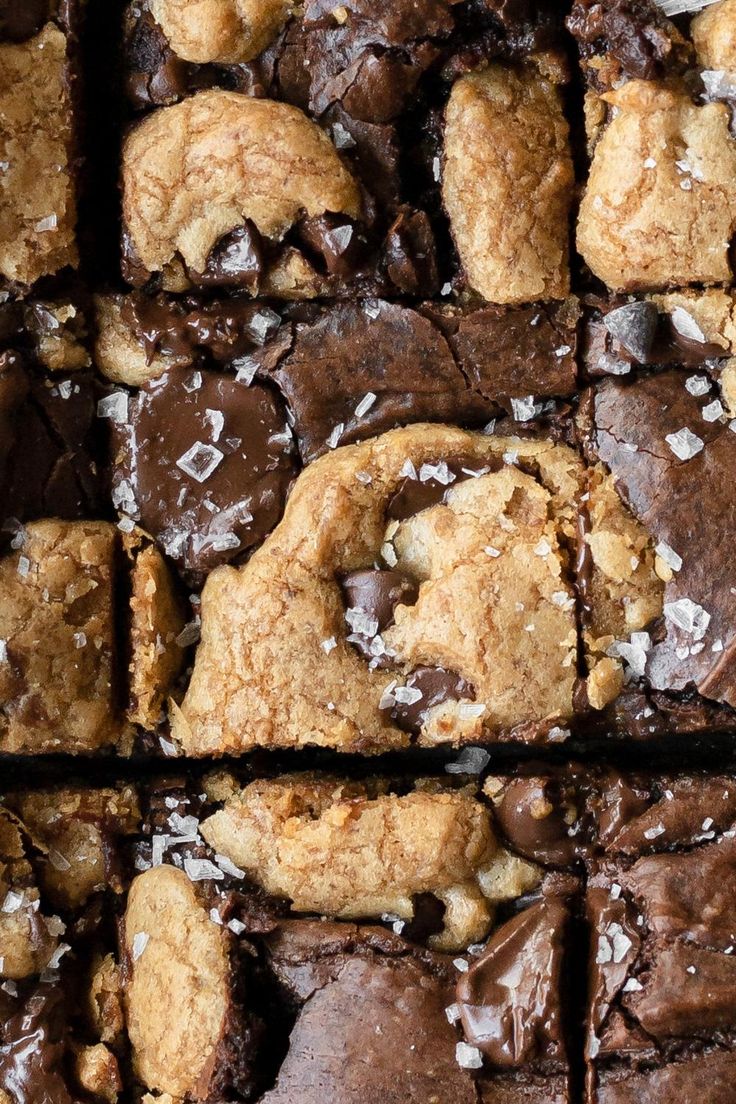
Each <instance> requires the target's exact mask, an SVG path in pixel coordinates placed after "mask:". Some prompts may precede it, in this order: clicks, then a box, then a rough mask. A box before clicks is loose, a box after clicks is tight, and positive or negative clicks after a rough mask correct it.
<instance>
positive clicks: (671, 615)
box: [664, 598, 710, 640]
mask: <svg viewBox="0 0 736 1104" xmlns="http://www.w3.org/2000/svg"><path fill="white" fill-rule="evenodd" d="M664 615H665V617H666V618H667V620H668V621H671V622H672V624H673V625H676V626H677V627H678V628H679V629H681V630H682V631H683V632H686V633H689V634H690V636H692V637H693V638H694V639H695V640H702V639H703V637H704V636H705V633H706V630H707V628H708V625H709V624H710V614H709V613H708V612H707V610H704V609H703V607H702V606H699V605H698V603H697V602H693V601H691V599H690V598H678V600H677V601H676V602H665V604H664Z"/></svg>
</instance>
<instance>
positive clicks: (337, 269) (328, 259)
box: [297, 214, 366, 276]
mask: <svg viewBox="0 0 736 1104" xmlns="http://www.w3.org/2000/svg"><path fill="white" fill-rule="evenodd" d="M297 232H298V234H299V237H300V238H301V240H302V241H303V242H304V243H305V245H306V246H307V247H308V249H309V250H310V251H311V252H312V253H314V254H316V255H317V256H318V257H319V259H320V261H321V264H322V266H323V267H324V268H325V269H326V271H327V272H328V273H329V274H330V275H331V276H352V275H353V274H354V273H355V271H356V269H357V268H358V266H359V264H360V261H361V258H362V256H363V253H364V251H365V245H366V242H365V237H364V236H363V235H362V234H361V233H360V231H359V230H358V228H357V226H356V225H355V223H353V222H352V221H351V220H350V219H348V218H344V217H342V216H340V215H332V214H325V215H314V216H311V217H308V218H303V219H302V221H301V222H300V223H299V226H298V227H297Z"/></svg>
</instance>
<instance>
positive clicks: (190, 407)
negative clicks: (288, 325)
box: [113, 368, 295, 574]
mask: <svg viewBox="0 0 736 1104" xmlns="http://www.w3.org/2000/svg"><path fill="white" fill-rule="evenodd" d="M114 436H115V439H116V446H117V464H116V467H115V474H114V489H113V498H114V500H115V503H116V505H118V507H119V508H120V509H122V510H123V511H124V512H127V513H129V514H131V515H132V516H135V517H136V518H137V519H139V520H140V523H141V525H142V526H143V527H144V528H145V529H146V530H147V531H148V532H149V533H151V534H152V536H154V537H155V539H156V540H157V541H158V542H159V543H160V545H161V546H162V548H163V549H164V551H165V552H167V553H168V555H170V556H171V557H172V559H174V560H177V561H178V562H179V564H180V565H181V566H182V568H183V569H184V570H185V571H186V572H190V573H195V574H196V573H200V572H204V571H208V570H210V569H211V568H212V567H214V566H215V565H216V564H218V563H224V562H226V561H228V560H231V559H233V558H234V557H235V556H238V555H240V554H241V553H242V552H244V551H245V550H247V549H248V548H251V547H252V546H253V545H254V544H256V543H258V542H259V541H260V540H262V539H263V538H264V537H265V536H266V535H267V533H269V532H270V530H271V529H272V528H273V526H274V525H275V524H276V522H277V521H278V520H279V518H280V516H281V513H282V511H283V506H284V501H285V498H286V493H287V490H288V488H289V485H290V483H291V480H292V478H293V477H294V474H295V469H294V463H293V460H292V457H291V435H290V432H289V429H288V425H287V423H286V416H285V412H284V411H283V409H282V408H281V407H280V405H279V403H278V402H277V400H276V399H275V398H274V396H273V394H272V393H271V391H270V390H269V389H268V388H266V387H263V386H260V385H258V384H253V385H252V386H250V387H248V386H246V385H245V384H243V383H239V382H238V381H237V380H236V379H235V378H234V377H232V376H229V375H225V374H223V373H215V372H210V371H206V370H205V371H201V372H200V371H192V370H191V369H184V368H182V369H171V370H170V371H168V372H166V373H165V374H164V375H163V376H161V377H160V378H159V379H156V380H154V381H152V382H151V383H148V384H146V385H145V386H144V387H142V388H141V389H140V391H139V392H138V394H137V395H136V396H135V397H134V398H132V399H131V400H130V403H129V417H128V421H127V423H126V424H124V425H116V426H115V427H114Z"/></svg>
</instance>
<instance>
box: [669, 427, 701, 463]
mask: <svg viewBox="0 0 736 1104" xmlns="http://www.w3.org/2000/svg"><path fill="white" fill-rule="evenodd" d="M665 441H666V442H667V444H668V445H669V446H670V448H671V449H672V451H673V452H674V454H675V456H676V457H677V458H678V460H692V458H693V456H697V455H698V453H699V452H700V451H701V450H702V449H703V441H702V440H701V438H700V437H698V436H697V435H696V434H695V433H692V432H691V431H690V430H689V429H688V428H687V426H683V428H682V429H678V431H677V433H668V434H667V436H666V437H665Z"/></svg>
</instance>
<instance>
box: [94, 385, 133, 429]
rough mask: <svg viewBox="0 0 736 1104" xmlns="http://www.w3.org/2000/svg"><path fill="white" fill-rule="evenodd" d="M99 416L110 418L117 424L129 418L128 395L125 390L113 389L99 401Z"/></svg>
mask: <svg viewBox="0 0 736 1104" xmlns="http://www.w3.org/2000/svg"><path fill="white" fill-rule="evenodd" d="M97 417H98V418H109V419H110V421H111V422H115V424H116V425H124V424H125V422H127V420H128V395H127V392H125V391H112V392H111V393H110V394H109V395H105V396H104V398H102V399H100V400H99V402H98V403H97Z"/></svg>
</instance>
